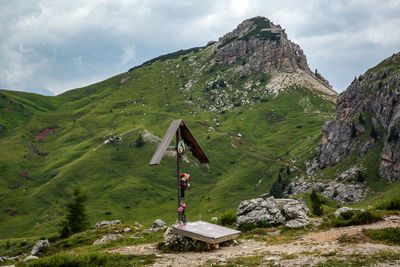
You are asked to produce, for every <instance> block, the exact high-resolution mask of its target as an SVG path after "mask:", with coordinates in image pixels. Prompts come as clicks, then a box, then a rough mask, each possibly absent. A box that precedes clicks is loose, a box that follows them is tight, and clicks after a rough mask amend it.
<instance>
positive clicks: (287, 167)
mask: <svg viewBox="0 0 400 267" xmlns="http://www.w3.org/2000/svg"><path fill="white" fill-rule="evenodd" d="M291 173H292V172H291V171H290V168H289V166H286V174H287V175H290V174H291Z"/></svg>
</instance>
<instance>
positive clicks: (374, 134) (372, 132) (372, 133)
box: [369, 126, 378, 140]
mask: <svg viewBox="0 0 400 267" xmlns="http://www.w3.org/2000/svg"><path fill="white" fill-rule="evenodd" d="M369 135H370V136H371V137H372V138H374V139H375V140H378V132H377V131H376V129H375V127H374V126H372V128H371V131H370V132H369Z"/></svg>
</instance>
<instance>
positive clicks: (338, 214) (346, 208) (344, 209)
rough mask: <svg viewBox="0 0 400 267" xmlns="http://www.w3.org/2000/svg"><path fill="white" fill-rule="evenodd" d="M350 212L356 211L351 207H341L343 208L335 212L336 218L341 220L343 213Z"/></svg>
mask: <svg viewBox="0 0 400 267" xmlns="http://www.w3.org/2000/svg"><path fill="white" fill-rule="evenodd" d="M349 210H355V209H353V208H349V207H341V208H339V209H337V210H336V211H335V218H339V216H340V214H342V213H343V212H346V211H349Z"/></svg>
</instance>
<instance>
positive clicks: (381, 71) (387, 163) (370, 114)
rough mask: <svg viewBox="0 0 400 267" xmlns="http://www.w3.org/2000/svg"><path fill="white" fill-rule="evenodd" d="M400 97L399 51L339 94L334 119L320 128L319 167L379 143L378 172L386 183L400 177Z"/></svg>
mask: <svg viewBox="0 0 400 267" xmlns="http://www.w3.org/2000/svg"><path fill="white" fill-rule="evenodd" d="M399 98H400V53H398V54H395V55H393V56H391V57H390V58H388V59H386V60H384V61H383V62H382V63H380V64H379V65H377V66H376V67H374V68H372V69H370V70H368V71H367V72H366V73H365V74H364V75H361V76H360V77H359V78H358V79H355V80H354V81H353V82H352V84H351V85H350V86H349V87H348V88H347V90H346V91H344V92H343V93H342V94H340V96H339V98H338V100H337V103H336V110H335V115H334V119H333V120H331V121H327V122H326V123H325V124H324V126H323V129H322V133H323V137H322V141H321V143H320V145H319V148H318V155H319V161H320V167H321V168H326V167H330V166H333V165H336V164H337V163H339V162H340V161H341V160H343V159H344V158H345V157H346V156H347V155H348V154H350V153H352V152H356V153H359V155H360V156H363V155H365V154H366V153H368V151H369V150H370V149H371V148H372V147H374V146H375V145H376V144H377V143H381V144H382V146H383V148H382V150H381V152H380V162H379V169H378V175H379V176H381V177H384V178H385V179H386V180H387V181H388V182H393V181H395V180H398V179H400V139H399V132H400V104H399V103H400V102H399ZM361 135H363V138H361Z"/></svg>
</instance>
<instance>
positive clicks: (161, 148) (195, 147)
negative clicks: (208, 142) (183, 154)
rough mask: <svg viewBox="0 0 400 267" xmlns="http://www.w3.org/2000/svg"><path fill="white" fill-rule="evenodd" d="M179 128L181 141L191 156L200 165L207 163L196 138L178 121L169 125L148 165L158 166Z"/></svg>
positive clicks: (181, 121) (182, 122)
mask: <svg viewBox="0 0 400 267" xmlns="http://www.w3.org/2000/svg"><path fill="white" fill-rule="evenodd" d="M179 127H180V128H181V135H182V139H183V141H184V142H185V145H186V146H188V147H190V148H191V151H192V154H193V156H194V157H195V158H197V159H198V160H199V161H200V163H209V160H208V158H207V156H206V154H205V153H204V151H203V149H202V148H201V147H200V145H199V143H198V142H197V141H196V138H194V136H193V135H192V133H191V132H190V130H189V128H188V127H187V126H186V124H185V122H184V121H183V120H182V119H179V120H173V121H172V122H171V124H170V125H169V127H168V130H167V132H166V133H165V135H164V138H163V139H162V140H161V143H160V144H159V145H158V147H157V150H156V152H155V153H154V155H153V157H152V159H151V161H150V163H149V165H158V164H159V163H160V161H161V159H162V158H163V156H164V154H165V152H166V151H167V150H168V147H169V144H170V143H171V141H172V138H174V136H175V135H176V132H177V131H178V129H179Z"/></svg>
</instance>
